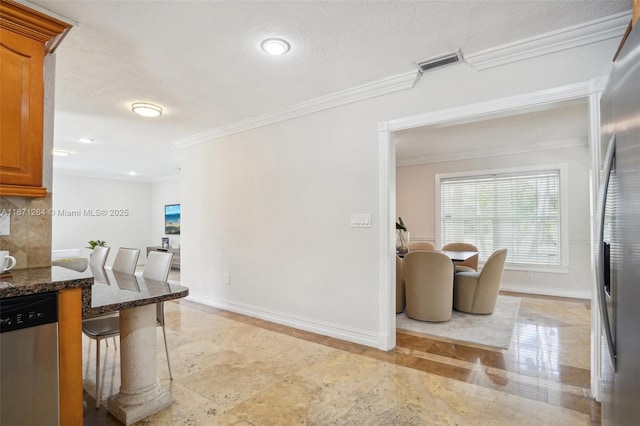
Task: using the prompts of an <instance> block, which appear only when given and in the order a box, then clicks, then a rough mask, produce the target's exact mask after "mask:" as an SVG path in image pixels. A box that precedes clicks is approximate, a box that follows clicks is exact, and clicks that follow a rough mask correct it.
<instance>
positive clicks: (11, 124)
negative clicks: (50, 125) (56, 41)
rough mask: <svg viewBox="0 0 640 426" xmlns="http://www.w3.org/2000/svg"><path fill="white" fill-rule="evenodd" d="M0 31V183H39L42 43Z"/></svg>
mask: <svg viewBox="0 0 640 426" xmlns="http://www.w3.org/2000/svg"><path fill="white" fill-rule="evenodd" d="M0 31H1V33H0V87H1V88H2V91H0V117H1V123H0V140H1V141H2V142H1V144H0V183H1V184H4V185H25V186H35V187H40V186H42V111H43V109H42V104H43V62H44V46H43V44H42V43H41V42H38V41H36V40H31V39H28V38H26V37H22V36H20V35H17V34H14V33H12V32H10V31H7V30H5V29H0Z"/></svg>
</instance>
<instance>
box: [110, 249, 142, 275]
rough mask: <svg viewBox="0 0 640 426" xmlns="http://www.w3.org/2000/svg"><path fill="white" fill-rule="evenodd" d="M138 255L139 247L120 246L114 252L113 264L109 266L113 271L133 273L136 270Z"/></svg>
mask: <svg viewBox="0 0 640 426" xmlns="http://www.w3.org/2000/svg"><path fill="white" fill-rule="evenodd" d="M139 256H140V249H137V248H127V247H120V248H119V249H118V253H117V254H116V258H115V260H114V261H113V265H112V266H111V270H112V271H114V272H123V273H125V274H129V275H133V274H134V272H135V271H136V265H137V263H138V257H139Z"/></svg>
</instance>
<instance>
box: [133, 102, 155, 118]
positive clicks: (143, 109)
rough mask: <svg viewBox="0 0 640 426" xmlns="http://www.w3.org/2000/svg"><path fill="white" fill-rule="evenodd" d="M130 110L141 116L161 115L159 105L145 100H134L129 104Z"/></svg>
mask: <svg viewBox="0 0 640 426" xmlns="http://www.w3.org/2000/svg"><path fill="white" fill-rule="evenodd" d="M131 110H132V111H133V112H135V113H136V114H138V115H141V116H143V117H159V116H161V115H162V108H161V107H159V106H158V105H154V104H150V103H147V102H136V103H134V104H131Z"/></svg>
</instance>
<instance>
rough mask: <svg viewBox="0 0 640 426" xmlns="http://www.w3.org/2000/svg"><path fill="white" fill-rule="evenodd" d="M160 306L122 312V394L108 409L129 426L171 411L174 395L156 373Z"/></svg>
mask: <svg viewBox="0 0 640 426" xmlns="http://www.w3.org/2000/svg"><path fill="white" fill-rule="evenodd" d="M156 327H157V325H156V305H155V303H153V304H150V305H144V306H139V307H136V308H132V309H124V310H121V311H120V383H121V384H120V392H118V393H117V394H115V395H112V396H111V397H109V405H108V409H109V412H110V413H111V414H113V415H114V416H115V417H116V418H117V419H118V420H120V421H121V422H123V423H124V424H125V425H130V424H132V423H135V422H137V421H139V420H141V419H143V418H145V417H149V416H151V415H153V414H155V413H157V412H158V411H160V410H162V409H164V408H167V407H169V406H170V405H171V403H172V397H171V394H170V393H169V391H168V390H167V389H165V387H164V386H162V384H160V380H158V376H157V374H156V364H157V361H156Z"/></svg>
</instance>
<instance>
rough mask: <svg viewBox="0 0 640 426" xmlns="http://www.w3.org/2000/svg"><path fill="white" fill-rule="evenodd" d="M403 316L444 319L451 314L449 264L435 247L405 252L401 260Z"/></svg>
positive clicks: (450, 266)
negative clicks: (429, 249) (404, 298)
mask: <svg viewBox="0 0 640 426" xmlns="http://www.w3.org/2000/svg"><path fill="white" fill-rule="evenodd" d="M403 263H404V287H405V294H406V298H407V316H408V317H409V318H413V319H416V320H420V321H448V320H450V319H451V316H452V302H453V275H454V274H453V264H452V263H451V259H450V258H449V256H447V255H446V254H442V253H438V252H435V251H414V252H409V253H408V254H407V255H406V256H405V257H404V260H403Z"/></svg>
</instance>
